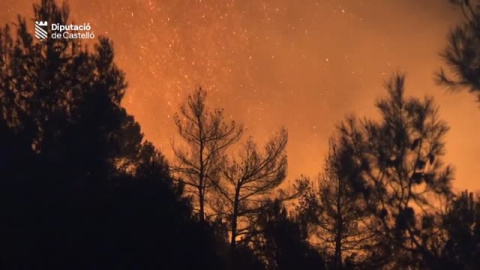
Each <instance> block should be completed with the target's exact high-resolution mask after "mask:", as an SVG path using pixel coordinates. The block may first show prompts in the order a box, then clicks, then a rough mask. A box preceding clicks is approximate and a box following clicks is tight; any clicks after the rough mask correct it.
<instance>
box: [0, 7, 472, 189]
mask: <svg viewBox="0 0 480 270" xmlns="http://www.w3.org/2000/svg"><path fill="white" fill-rule="evenodd" d="M69 3H70V8H71V19H72V20H73V21H74V22H75V23H80V24H81V23H90V25H91V26H92V30H93V31H94V32H95V34H96V35H97V36H98V35H107V36H108V37H110V38H111V39H112V40H113V41H114V44H115V49H116V52H117V54H116V57H117V58H116V59H117V63H118V64H119V66H120V67H121V68H122V69H123V70H124V71H125V72H126V74H127V80H128V83H129V88H128V90H127V96H126V98H125V100H124V105H125V106H126V107H127V109H128V110H129V111H130V112H131V113H132V114H134V115H135V117H136V118H137V120H138V121H139V122H140V123H141V125H142V128H143V130H144V132H145V135H146V137H147V139H149V140H151V141H153V142H154V143H155V144H156V145H157V146H158V148H159V149H160V150H161V151H162V152H163V153H165V154H166V155H167V157H169V156H170V155H171V146H170V142H171V140H172V139H173V138H175V136H176V134H175V129H174V124H173V121H172V115H173V114H174V113H175V111H176V110H177V108H178V104H179V102H180V101H182V100H183V99H184V98H185V97H186V95H187V94H188V93H189V92H191V91H192V90H193V89H194V88H196V87H199V86H202V87H203V88H205V89H207V90H208V92H209V102H210V105H211V106H213V107H223V108H225V112H226V115H227V116H228V117H232V118H233V119H235V120H237V121H239V122H243V123H244V124H245V125H246V126H247V128H248V129H247V135H252V136H254V137H256V138H258V140H259V141H260V142H261V141H264V140H265V139H266V138H267V136H270V135H271V134H272V133H273V132H274V131H275V130H276V129H278V128H279V127H280V126H282V125H283V126H286V127H287V128H288V130H289V135H290V137H289V148H288V155H289V179H295V178H297V177H298V176H300V174H304V175H307V176H311V177H315V176H316V174H317V173H318V172H319V171H320V170H321V168H322V164H323V157H324V154H325V153H326V152H327V149H328V138H329V137H330V136H331V134H332V132H333V131H334V127H335V124H336V123H338V121H340V120H342V119H343V118H344V116H346V115H348V114H357V115H362V116H363V115H365V116H374V115H375V107H374V103H375V100H376V99H377V98H378V97H379V96H381V95H383V94H384V93H385V92H384V90H383V82H384V80H386V79H387V78H388V77H389V76H390V75H391V74H392V73H394V72H398V71H404V72H406V73H407V94H408V95H416V96H424V95H433V96H435V98H436V101H437V104H438V105H439V106H440V115H441V117H442V118H443V119H445V120H446V121H447V122H448V123H449V125H450V126H451V130H450V132H449V135H448V136H447V157H446V161H448V162H451V163H452V164H453V165H455V167H456V181H455V182H454V186H455V188H457V189H465V188H468V189H471V190H478V189H479V188H480V184H478V183H477V179H480V166H478V162H477V160H478V158H479V157H480V140H479V139H478V138H480V128H479V127H478V124H477V123H478V122H479V121H480V108H479V107H478V103H475V102H474V97H473V96H470V95H468V94H466V93H461V94H448V93H446V91H445V89H443V88H442V87H439V86H437V85H435V83H434V76H433V74H434V72H435V71H436V70H437V69H438V68H439V67H440V66H441V64H442V63H441V59H440V57H439V56H438V54H439V52H440V51H441V50H442V49H443V48H444V47H445V46H446V43H447V39H446V35H447V33H448V30H449V29H450V28H452V27H453V26H454V25H455V24H456V23H457V22H459V20H460V18H461V17H460V12H458V11H456V10H454V9H453V8H452V7H451V6H450V5H449V4H448V1H447V0H444V1H443V0H422V1H418V0H402V1H398V0H363V1H362V0H316V1H315V0H303V1H291V0H278V1H266V0H263V1H257V0H236V1H235V0H225V1H220V0H134V1H132V0H111V1H104V0H91V1H81V0H71V1H70V2H69ZM31 7H32V1H31V0H20V1H19V0H2V9H0V23H2V24H3V23H7V22H14V21H15V18H16V15H17V14H22V15H23V16H27V18H31V15H32V8H31ZM30 23H31V24H30V27H32V28H33V22H30Z"/></svg>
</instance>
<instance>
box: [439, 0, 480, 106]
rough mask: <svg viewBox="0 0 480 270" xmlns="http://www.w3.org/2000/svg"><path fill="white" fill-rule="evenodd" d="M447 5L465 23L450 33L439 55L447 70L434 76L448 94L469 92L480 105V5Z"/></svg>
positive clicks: (462, 0)
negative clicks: (456, 11)
mask: <svg viewBox="0 0 480 270" xmlns="http://www.w3.org/2000/svg"><path fill="white" fill-rule="evenodd" d="M450 1H451V2H452V3H454V4H455V5H456V6H458V7H460V8H461V10H462V12H463V15H464V18H465V22H464V23H462V24H461V25H459V26H457V27H456V28H455V29H454V30H452V31H451V32H450V36H449V38H448V43H449V44H448V47H447V48H446V49H445V50H444V51H443V53H442V58H443V59H444V60H445V62H446V64H447V67H448V68H447V71H445V70H444V69H441V70H440V71H439V72H438V73H437V80H438V82H439V83H441V84H443V85H446V86H447V87H449V88H450V89H451V90H463V89H468V90H469V92H471V93H474V94H475V95H477V97H478V99H479V101H480V3H478V1H470V0H450Z"/></svg>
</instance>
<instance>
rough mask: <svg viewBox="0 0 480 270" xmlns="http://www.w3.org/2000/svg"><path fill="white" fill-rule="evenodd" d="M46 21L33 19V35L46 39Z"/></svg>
mask: <svg viewBox="0 0 480 270" xmlns="http://www.w3.org/2000/svg"><path fill="white" fill-rule="evenodd" d="M47 27H48V23H47V21H35V37H37V38H38V39H46V38H47V36H48V33H47V30H46V29H47Z"/></svg>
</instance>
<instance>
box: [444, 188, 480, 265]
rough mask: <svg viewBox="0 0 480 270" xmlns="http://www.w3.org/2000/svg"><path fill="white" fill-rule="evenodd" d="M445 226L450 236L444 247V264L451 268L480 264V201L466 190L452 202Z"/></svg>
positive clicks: (445, 219)
mask: <svg viewBox="0 0 480 270" xmlns="http://www.w3.org/2000/svg"><path fill="white" fill-rule="evenodd" d="M443 226H444V228H445V230H446V232H447V235H448V238H447V241H446V244H445V247H444V249H443V258H444V259H445V261H444V265H445V266H446V267H445V269H446V268H447V267H449V268H451V269H478V267H479V266H480V202H479V200H478V197H474V195H473V194H472V193H469V192H468V191H465V192H463V193H461V194H460V196H458V197H457V198H456V199H455V200H453V201H452V203H451V204H450V207H449V210H448V212H447V214H446V215H445V218H444V223H443Z"/></svg>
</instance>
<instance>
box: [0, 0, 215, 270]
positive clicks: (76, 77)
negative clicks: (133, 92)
mask: <svg viewBox="0 0 480 270" xmlns="http://www.w3.org/2000/svg"><path fill="white" fill-rule="evenodd" d="M68 14H69V10H68V7H67V6H66V5H63V6H61V7H59V6H57V5H56V4H55V2H54V1H53V0H42V1H41V3H40V4H38V5H34V15H35V16H34V19H35V20H41V21H49V22H57V23H60V24H67V23H68ZM15 29H16V33H12V28H10V27H9V26H8V25H7V26H6V27H3V28H1V29H0V32H1V33H2V34H1V36H0V194H1V197H0V200H1V206H0V212H1V213H2V218H1V220H0V238H1V239H2V241H1V244H0V245H1V246H2V250H4V251H5V252H2V254H1V255H0V258H1V259H0V263H1V264H2V266H3V267H2V268H4V269H56V268H60V269H97V268H106V269H109V268H115V269H132V268H156V269H158V268H161V269H194V268H195V269H219V268H223V265H224V260H223V259H221V258H219V256H218V255H217V251H216V249H215V248H216V246H217V244H218V241H217V240H216V239H215V238H214V235H213V232H212V231H211V230H210V229H209V228H206V227H204V226H201V225H200V224H199V223H197V222H196V221H194V220H193V219H192V218H191V214H192V209H191V205H190V204H189V202H188V201H187V200H186V199H184V198H183V190H182V187H181V186H177V185H174V184H173V180H172V179H171V177H170V175H169V168H168V164H167V163H166V161H165V159H164V158H163V156H162V155H161V154H160V153H158V152H157V151H156V150H155V148H154V147H153V145H151V144H150V143H148V142H146V141H145V140H144V139H143V134H142V133H141V131H140V126H139V125H138V123H136V122H135V120H134V118H133V117H132V116H130V115H128V113H127V112H126V111H125V109H124V108H122V107H121V105H120V103H121V100H122V98H123V95H124V93H125V89H126V83H125V80H124V74H123V72H122V71H120V70H119V69H118V68H117V67H116V65H115V64H114V61H113V59H114V51H113V46H112V43H111V42H110V41H109V40H108V39H106V38H100V39H99V41H98V43H97V44H96V45H95V48H94V50H93V51H89V50H87V48H86V47H84V46H83V45H82V44H81V43H79V42H78V41H75V42H74V41H71V40H66V39H47V40H46V41H37V40H36V39H34V38H33V36H32V34H30V33H29V31H28V29H27V24H26V21H25V20H24V19H23V18H21V17H19V19H18V23H17V27H16V28H15Z"/></svg>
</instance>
